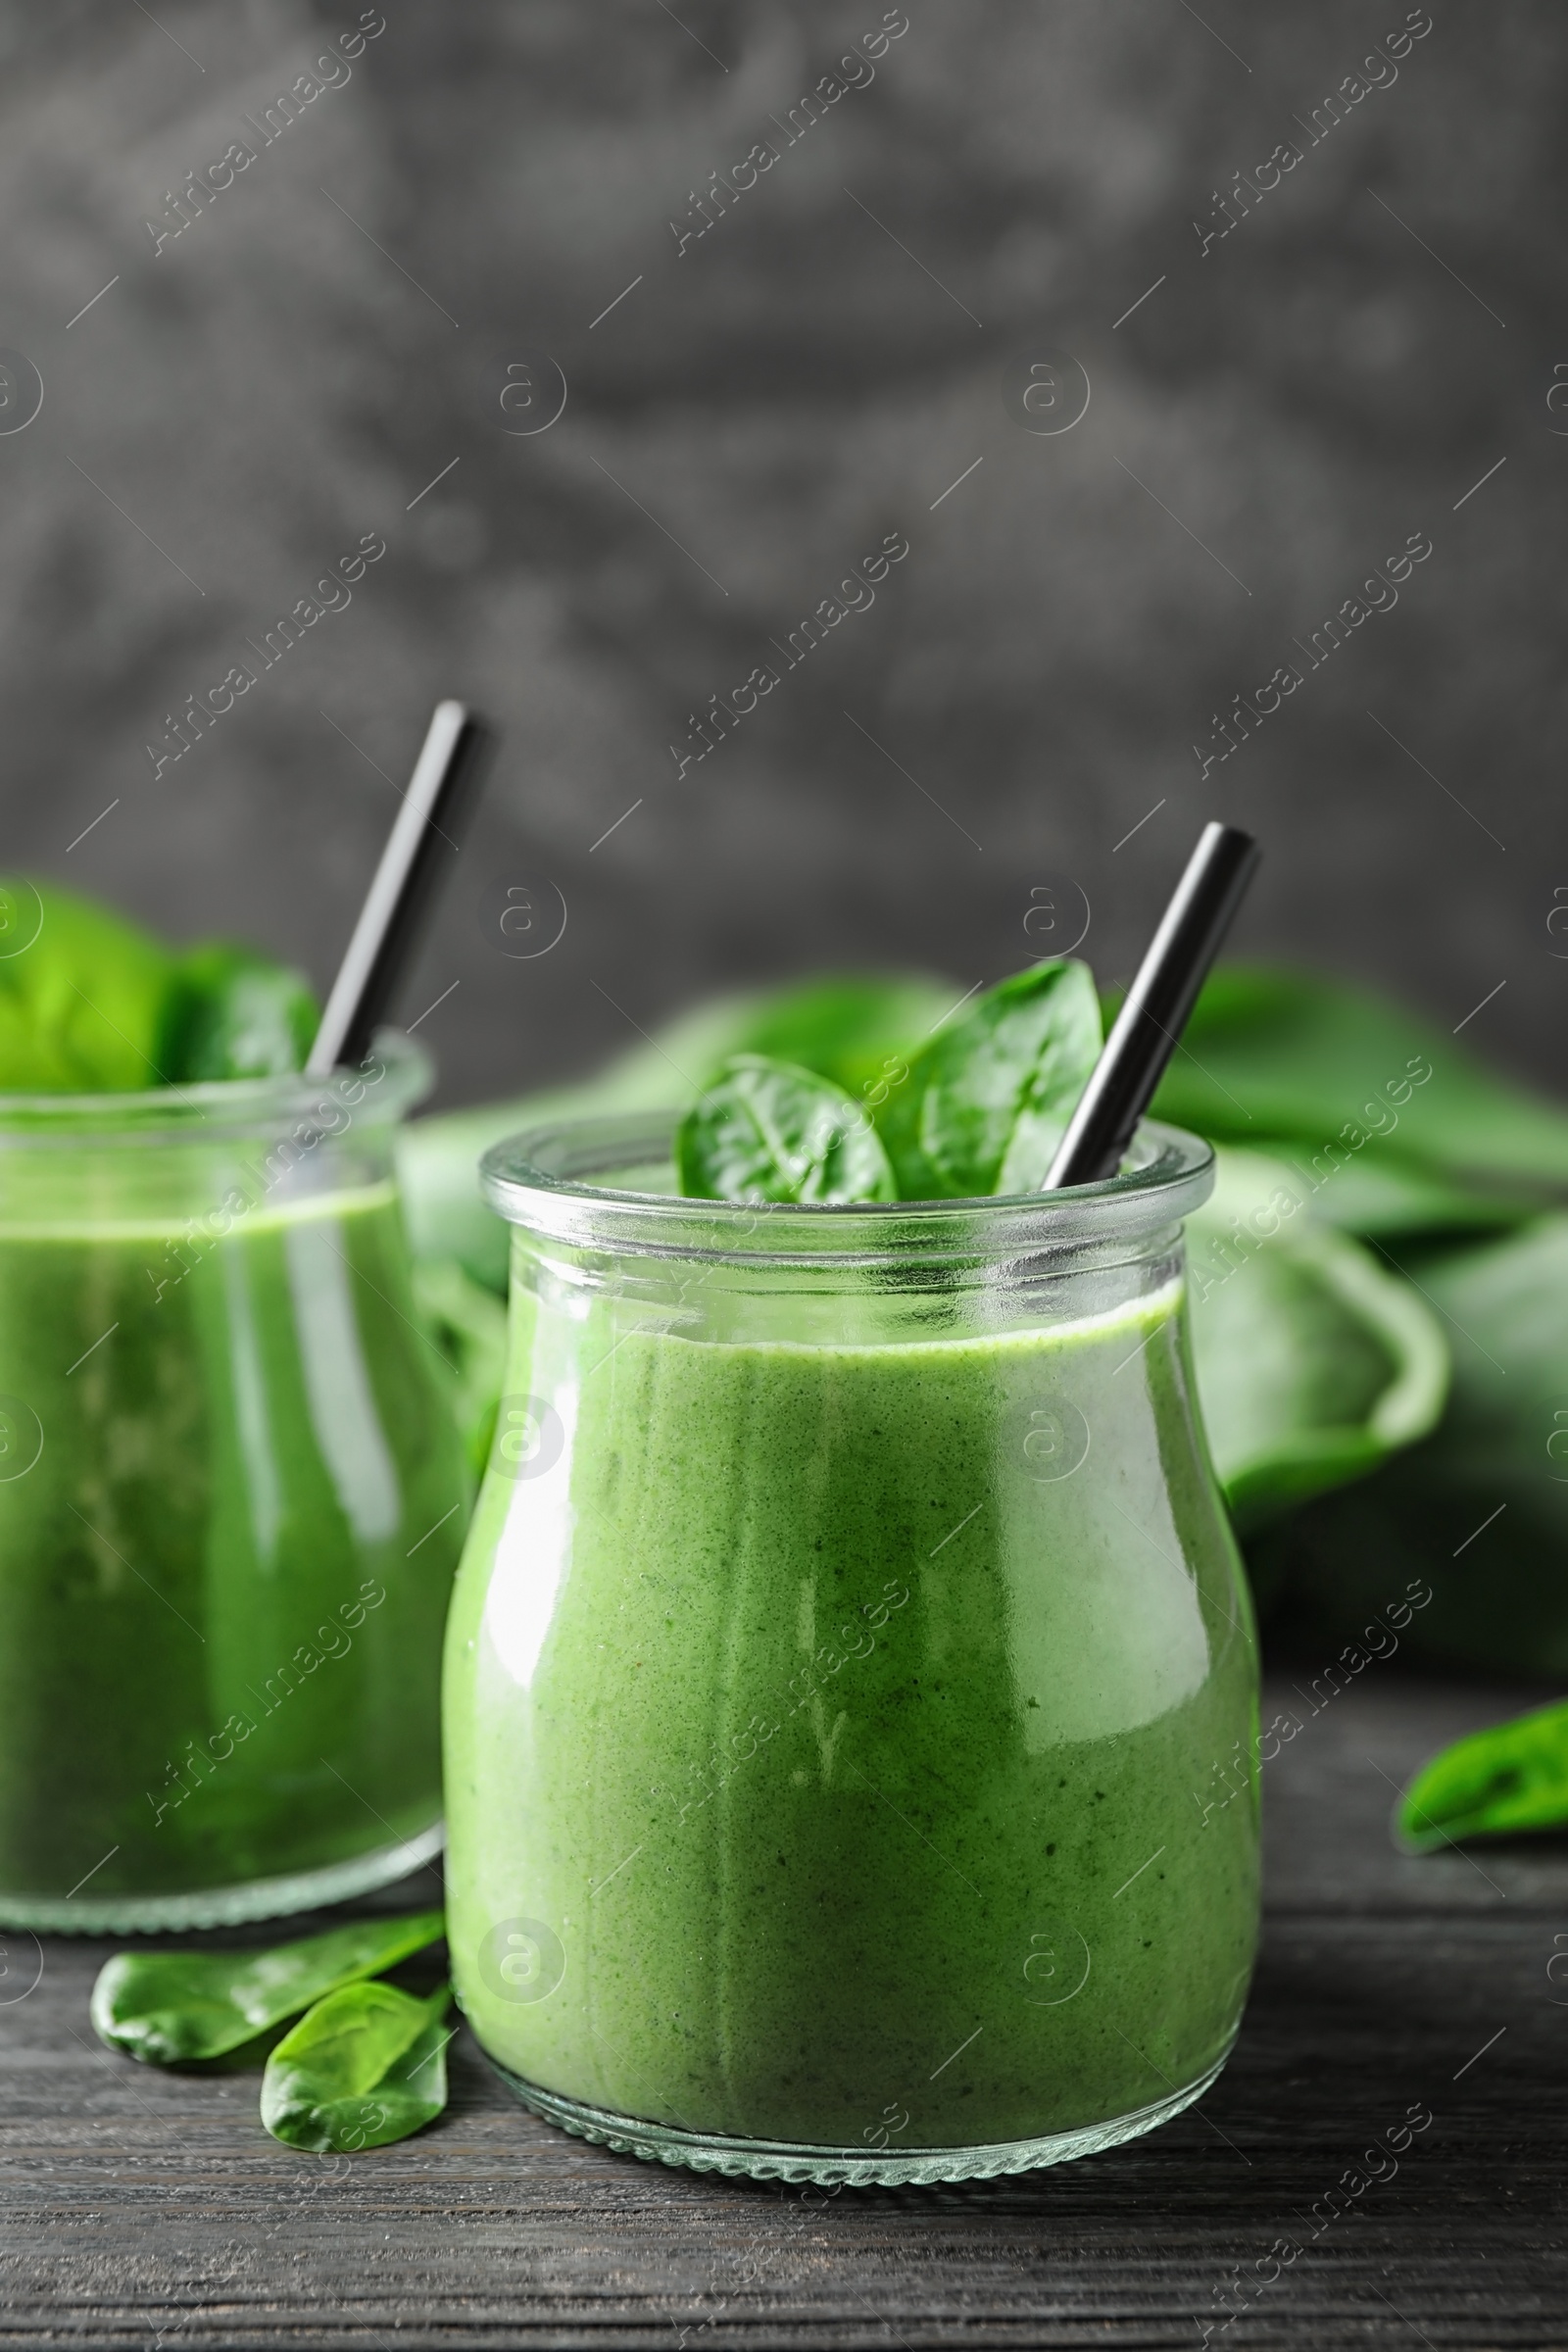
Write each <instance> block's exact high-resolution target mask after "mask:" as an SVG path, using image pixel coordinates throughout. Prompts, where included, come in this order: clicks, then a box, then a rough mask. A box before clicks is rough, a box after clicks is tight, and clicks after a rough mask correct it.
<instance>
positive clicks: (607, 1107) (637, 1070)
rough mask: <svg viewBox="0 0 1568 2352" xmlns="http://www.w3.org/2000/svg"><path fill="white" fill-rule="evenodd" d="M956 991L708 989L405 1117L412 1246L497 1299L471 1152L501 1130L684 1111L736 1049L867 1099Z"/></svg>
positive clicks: (489, 1229)
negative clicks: (572, 1079)
mask: <svg viewBox="0 0 1568 2352" xmlns="http://www.w3.org/2000/svg"><path fill="white" fill-rule="evenodd" d="M958 993H959V992H958V990H957V989H956V988H955V987H954V986H953V984H952V983H951V982H938V981H935V980H924V979H919V978H914V977H911V978H902V977H900V976H898V975H896V974H887V973H877V972H871V973H866V974H864V975H862V976H856V977H853V978H847V979H825V980H809V981H805V982H801V983H791V985H790V986H789V987H787V988H778V989H761V990H759V991H757V992H756V993H755V994H752V995H744V996H727V997H718V998H711V999H709V1000H708V1001H707V1002H706V1003H704V1004H701V1005H695V1006H694V1007H693V1008H692V1009H691V1010H690V1011H689V1012H685V1013H683V1014H681V1015H680V1017H679V1018H678V1019H677V1020H674V1021H671V1022H669V1023H668V1024H666V1026H664V1027H663V1028H662V1029H660V1030H659V1031H658V1032H657V1034H656V1035H655V1036H654V1037H653V1038H651V1039H650V1040H649V1041H648V1042H647V1043H646V1044H644V1045H640V1046H634V1047H633V1048H632V1049H631V1051H630V1052H629V1053H626V1054H621V1055H620V1056H619V1057H618V1058H617V1059H616V1060H614V1061H613V1062H612V1063H611V1064H610V1066H609V1068H608V1069H605V1070H603V1071H601V1072H600V1073H598V1074H597V1075H596V1076H594V1077H592V1078H587V1079H584V1080H582V1081H581V1082H580V1083H579V1084H577V1085H575V1086H570V1087H557V1088H552V1089H551V1090H550V1091H549V1092H548V1093H539V1094H533V1095H525V1096H523V1097H521V1098H520V1099H515V1100H512V1101H509V1102H504V1103H480V1104H479V1105H478V1106H477V1107H475V1108H473V1109H469V1110H454V1111H443V1112H441V1113H439V1114H438V1115H437V1116H436V1117H434V1118H428V1119H416V1120H414V1121H413V1122H412V1123H411V1124H410V1125H408V1126H407V1127H404V1128H402V1129H401V1130H400V1131H399V1134H398V1139H397V1159H398V1176H399V1181H400V1186H401V1190H402V1194H403V1206H404V1213H405V1216H406V1218H407V1220H408V1227H409V1239H410V1241H411V1243H412V1245H413V1249H414V1254H415V1256H416V1257H417V1258H424V1257H432V1258H434V1257H455V1258H457V1259H458V1260H459V1262H460V1263H461V1264H462V1266H463V1268H464V1270H465V1272H466V1273H467V1274H469V1275H471V1276H472V1277H473V1279H474V1281H475V1282H479V1283H482V1284H483V1285H484V1287H485V1289H486V1290H489V1291H494V1292H495V1293H496V1295H497V1297H498V1298H505V1296H506V1291H507V1262H508V1247H509V1239H510V1237H509V1229H508V1227H507V1226H506V1225H505V1224H504V1223H503V1221H502V1219H501V1218H500V1217H498V1216H496V1215H495V1214H494V1213H493V1212H492V1211H491V1210H490V1209H488V1208H486V1206H485V1204H484V1202H483V1201H481V1199H480V1198H479V1187H478V1185H477V1183H476V1182H475V1179H474V1168H475V1166H476V1165H477V1163H478V1160H479V1158H480V1156H481V1154H482V1153H484V1152H487V1151H488V1150H489V1148H490V1146H491V1145H492V1144H497V1143H499V1142H500V1141H501V1139H502V1137H503V1136H507V1135H515V1134H517V1133H518V1132H519V1131H520V1130H521V1129H523V1128H525V1127H538V1126H543V1125H544V1124H545V1123H546V1122H547V1121H553V1120H557V1119H575V1118H595V1117H601V1116H609V1115H611V1114H613V1113H616V1112H621V1111H639V1110H665V1109H674V1110H677V1111H685V1110H688V1109H689V1108H690V1107H691V1104H692V1103H693V1102H695V1100H696V1099H697V1097H698V1096H699V1095H700V1094H701V1093H702V1091H703V1088H704V1087H705V1086H707V1085H709V1084H710V1083H711V1081H712V1080H713V1079H714V1078H716V1077H717V1075H718V1072H719V1071H720V1069H722V1067H723V1065H724V1063H725V1062H726V1061H727V1060H729V1059H730V1057H731V1056H732V1055H733V1054H766V1055H767V1056H768V1057H769V1058H770V1059H771V1060H774V1061H793V1062H798V1063H799V1064H800V1066H801V1067H802V1068H803V1069H808V1070H814V1071H815V1072H816V1073H817V1075H818V1076H819V1077H824V1078H831V1079H832V1080H833V1081H834V1083H835V1084H836V1085H839V1086H842V1087H843V1088H844V1089H845V1091H846V1092H847V1093H849V1094H852V1095H855V1096H856V1097H857V1098H858V1099H859V1100H862V1101H864V1102H865V1103H867V1104H871V1103H873V1101H874V1099H875V1097H876V1095H877V1091H878V1089H879V1088H880V1087H881V1086H882V1085H883V1084H884V1083H885V1082H886V1080H887V1077H888V1075H889V1072H888V1065H889V1064H890V1063H891V1064H892V1065H893V1067H894V1069H895V1070H896V1069H897V1067H898V1066H899V1065H898V1060H897V1056H898V1054H899V1050H900V1048H901V1047H903V1046H905V1045H907V1043H908V1042H909V1040H910V1039H918V1038H919V1037H921V1036H923V1035H924V1034H925V1032H926V1031H927V1030H929V1029H930V1027H931V1026H932V1024H933V1023H934V1022H935V1021H936V1020H938V1019H939V1018H940V1016H941V1015H942V1013H943V1012H945V1011H946V1010H947V1009H948V1007H949V1006H950V1005H952V1003H953V1000H954V998H955V997H956V995H957V994H958ZM681 1073H684V1074H685V1075H684V1077H683V1076H682V1075H681Z"/></svg>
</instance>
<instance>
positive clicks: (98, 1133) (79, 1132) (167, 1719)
mask: <svg viewBox="0 0 1568 2352" xmlns="http://www.w3.org/2000/svg"><path fill="white" fill-rule="evenodd" d="M429 1078H430V1065H429V1063H428V1060H427V1059H426V1057H425V1056H424V1055H423V1054H421V1053H420V1052H419V1051H418V1050H417V1048H416V1047H414V1046H413V1045H411V1044H409V1043H408V1042H407V1041H406V1040H403V1039H401V1038H396V1037H392V1036H386V1037H382V1038H380V1039H378V1040H377V1044H376V1048H375V1052H374V1054H372V1055H371V1056H370V1057H369V1058H368V1060H367V1061H366V1063H365V1064H364V1065H363V1066H362V1068H361V1069H360V1070H359V1071H358V1072H349V1071H339V1072H337V1073H336V1074H334V1076H333V1077H332V1078H331V1079H330V1080H327V1081H325V1082H324V1083H321V1082H315V1081H310V1080H307V1079H305V1078H302V1077H295V1076H290V1077H285V1078H270V1079H258V1080H242V1081H235V1082H230V1083H224V1084H212V1085H198V1086H191V1087H166V1088H162V1089H160V1090H159V1091H158V1092H156V1093H149V1094H138V1095H96V1096H32V1097H25V1096H15V1095H13V1096H0V1922H4V1923H5V1924H6V1925H9V1926H15V1927H26V1928H43V1929H53V1930H56V1931H64V1932H71V1931H77V1932H83V1933H87V1932H99V1931H103V1930H114V1931H120V1930H126V1929H131V1930H137V1929H139V1930H157V1929H166V1928H188V1927H202V1926H212V1925H218V1924H221V1923H224V1922H228V1921H236V1920H245V1919H259V1918H265V1917H268V1916H270V1915H272V1914H275V1913H280V1912H287V1911H296V1910H303V1909H306V1908H309V1907H311V1906H313V1905H315V1904H318V1903H320V1902H326V1901H332V1900H337V1899H341V1898H342V1897H344V1896H347V1895H351V1894H356V1893H359V1892H361V1891H362V1890H364V1889H365V1888H367V1887H374V1886H378V1885H380V1884H382V1883H383V1882H385V1881H387V1880H390V1879H394V1878H397V1877H400V1876H401V1875H403V1873H405V1872H406V1871H408V1870H410V1869H413V1868H414V1867H416V1866H417V1864H418V1863H420V1862H422V1861H424V1860H426V1859H428V1858H429V1856H430V1855H432V1854H433V1853H434V1852H435V1851H436V1850H437V1849H438V1847H439V1845H440V1842H441V1823H440V1813H441V1784H440V1753H439V1729H438V1686H439V1659H440V1643H441V1629H442V1622H443V1619H444V1617H445V1613H446V1606H447V1600H448V1596H449V1592H450V1586H451V1578H452V1571H453V1568H454V1565H455V1563H456V1559H457V1555H458V1552H459V1549H460V1547H461V1544H462V1539H463V1525H464V1519H465V1515H466V1514H465V1509H464V1505H465V1502H466V1494H467V1487H466V1471H465V1467H464V1463H463V1459H462V1449H461V1446H460V1441H459V1437H458V1433H457V1428H456V1424H455V1422H454V1419H453V1414H452V1410H451V1405H450V1401H449V1397H448V1395H447V1394H446V1392H445V1389H444V1387H443V1383H442V1376H441V1368H440V1365H439V1362H438V1360H437V1359H436V1357H435V1354H434V1350H433V1347H432V1344H431V1343H430V1342H429V1341H428V1340H427V1339H426V1338H425V1336H424V1334H423V1333H422V1331H421V1330H420V1329H419V1327H418V1320H417V1310H416V1307H415V1303H414V1299H413V1297H412V1293H411V1287H410V1271H411V1269H410V1263H409V1255H408V1246H407V1242H406V1239H405V1236H404V1230H403V1223H402V1215H401V1210H400V1206H399V1202H398V1198H397V1192H396V1186H395V1182H394V1177H393V1171H392V1144H393V1137H394V1131H395V1129H396V1126H397V1123H398V1121H399V1120H400V1119H401V1117H402V1116H403V1114H404V1113H405V1112H406V1111H407V1110H408V1109H409V1108H410V1107H411V1105H412V1104H413V1103H415V1102H417V1100H418V1099H419V1097H420V1096H421V1095H422V1094H423V1093H424V1092H425V1091H426V1090H427V1087H428V1084H429Z"/></svg>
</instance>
